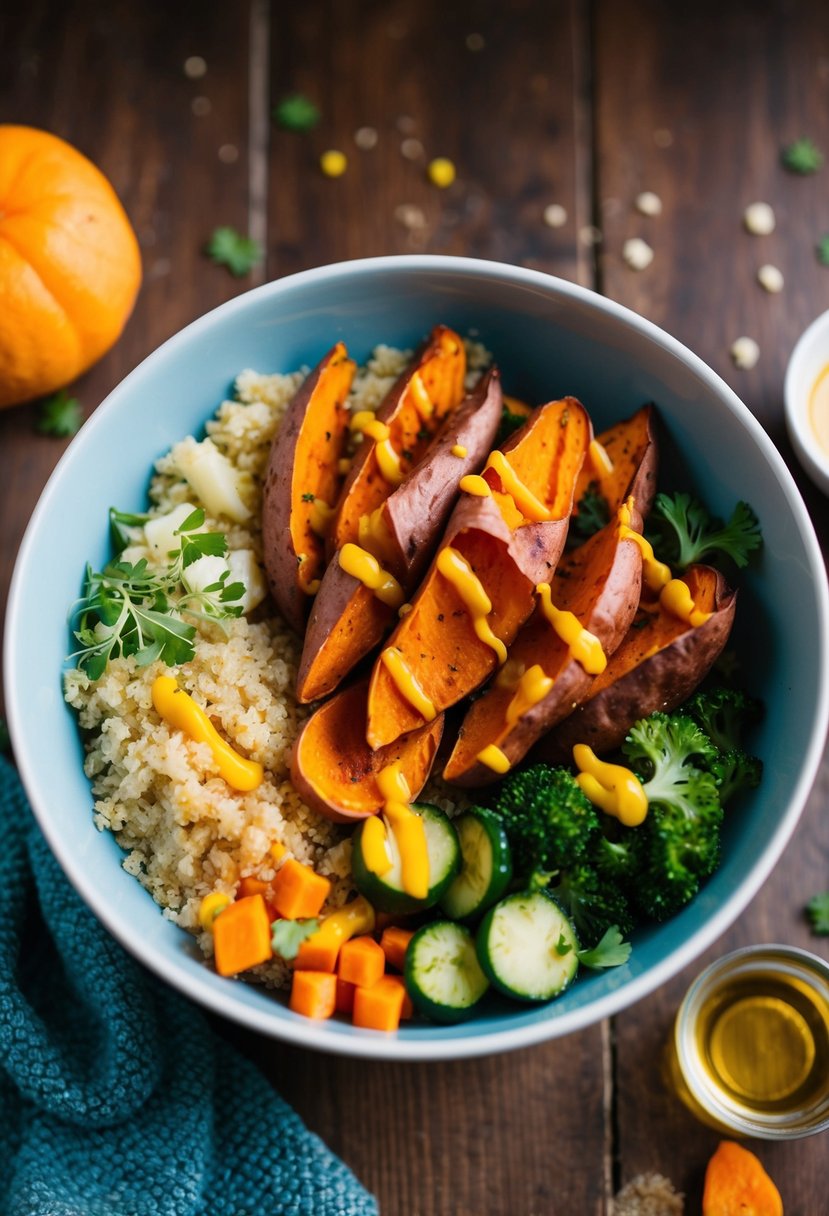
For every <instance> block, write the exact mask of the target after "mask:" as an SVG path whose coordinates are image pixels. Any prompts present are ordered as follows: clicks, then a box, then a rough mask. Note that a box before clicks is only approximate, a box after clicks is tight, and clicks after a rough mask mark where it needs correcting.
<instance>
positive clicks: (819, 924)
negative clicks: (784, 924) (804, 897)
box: [806, 891, 829, 937]
mask: <svg viewBox="0 0 829 1216" xmlns="http://www.w3.org/2000/svg"><path fill="white" fill-rule="evenodd" d="M806 914H807V915H808V917H809V920H810V921H811V924H812V932H813V933H817V934H819V935H820V936H821V937H824V936H826V935H827V934H829V891H823V892H822V893H821V894H820V895H813V896H812V898H811V899H810V900H809V902H808V904H807V905H806Z"/></svg>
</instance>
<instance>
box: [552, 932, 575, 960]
mask: <svg viewBox="0 0 829 1216" xmlns="http://www.w3.org/2000/svg"><path fill="white" fill-rule="evenodd" d="M553 949H554V950H555V952H556V954H558V955H560V956H561V958H564V956H565V954H569V953H570V951H571V950H572V949H573V946H572V943H571V942H568V941H567V939H566V937H565V936H564V934H563V933H559V935H558V941H557V942H556V944H555V946H554V947H553Z"/></svg>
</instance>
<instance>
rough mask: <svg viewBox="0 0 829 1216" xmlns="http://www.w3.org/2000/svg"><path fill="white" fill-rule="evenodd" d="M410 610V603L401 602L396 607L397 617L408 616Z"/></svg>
mask: <svg viewBox="0 0 829 1216" xmlns="http://www.w3.org/2000/svg"><path fill="white" fill-rule="evenodd" d="M411 610H412V606H411V604H401V605H400V607H399V608H398V609H397V615H398V616H399V617H404V616H408V615H409V613H410V612H411Z"/></svg>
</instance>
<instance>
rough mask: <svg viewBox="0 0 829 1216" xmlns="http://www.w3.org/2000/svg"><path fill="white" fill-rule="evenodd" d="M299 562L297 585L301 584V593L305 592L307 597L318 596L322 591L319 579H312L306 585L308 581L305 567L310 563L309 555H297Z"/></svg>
mask: <svg viewBox="0 0 829 1216" xmlns="http://www.w3.org/2000/svg"><path fill="white" fill-rule="evenodd" d="M297 560H298V565H297V572H296V578H297V583H298V584H299V589H300V591H302V592H304V593H305V595H316V594H317V592H318V591H319V589H320V580H319V579H318V578H312V579H311V581H310V583H306V581H305V576H306V572H305V566H306V564H307V562H308V554H307V553H297Z"/></svg>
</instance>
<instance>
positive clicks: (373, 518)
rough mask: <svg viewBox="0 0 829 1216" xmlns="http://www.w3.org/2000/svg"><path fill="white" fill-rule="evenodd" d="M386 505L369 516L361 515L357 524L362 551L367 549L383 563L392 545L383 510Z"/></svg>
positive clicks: (377, 508) (358, 539)
mask: <svg viewBox="0 0 829 1216" xmlns="http://www.w3.org/2000/svg"><path fill="white" fill-rule="evenodd" d="M384 507H385V503H381V504H380V506H379V507H375V509H374V510H373V511H370V512H369V513H368V514H367V515H361V516H360V518H359V520H358V523H357V541H358V543H359V545H360V547H361V548H362V549H367V550H368V552H369V553H370V554H371V555H372V557H376V558H377V560H378V561H382V560H383V559H384V557H385V555H386V553H387V552H388V551H389V549H390V546H391V544H392V536H391V532H390V530H389V526H388V524H387V523H386V519H385V515H384V511H383V508H384Z"/></svg>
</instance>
